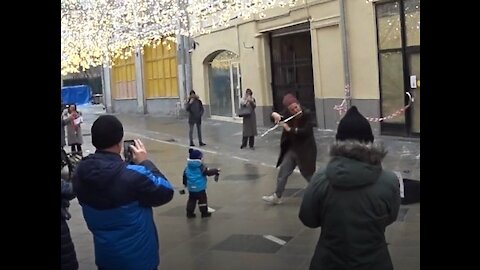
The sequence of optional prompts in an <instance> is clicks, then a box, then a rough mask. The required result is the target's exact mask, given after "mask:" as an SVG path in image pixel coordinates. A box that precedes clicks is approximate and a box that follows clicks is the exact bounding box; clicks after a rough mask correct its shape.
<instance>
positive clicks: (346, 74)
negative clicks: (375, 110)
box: [338, 0, 352, 108]
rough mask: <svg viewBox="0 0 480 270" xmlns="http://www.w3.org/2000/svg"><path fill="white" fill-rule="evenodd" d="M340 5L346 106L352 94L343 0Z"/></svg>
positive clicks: (348, 106)
mask: <svg viewBox="0 0 480 270" xmlns="http://www.w3.org/2000/svg"><path fill="white" fill-rule="evenodd" d="M338 2H339V5H340V30H341V31H342V32H341V34H342V55H343V74H344V82H345V89H346V90H345V99H346V100H347V108H350V107H351V106H352V95H351V92H350V86H351V84H350V64H349V62H348V35H347V23H346V18H345V0H339V1H338Z"/></svg>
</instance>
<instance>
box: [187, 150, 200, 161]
mask: <svg viewBox="0 0 480 270" xmlns="http://www.w3.org/2000/svg"><path fill="white" fill-rule="evenodd" d="M188 153H189V155H188V157H189V158H190V159H202V157H203V153H202V152H200V150H196V149H193V148H190V149H188Z"/></svg>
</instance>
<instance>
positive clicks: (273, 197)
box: [262, 193, 282, 204]
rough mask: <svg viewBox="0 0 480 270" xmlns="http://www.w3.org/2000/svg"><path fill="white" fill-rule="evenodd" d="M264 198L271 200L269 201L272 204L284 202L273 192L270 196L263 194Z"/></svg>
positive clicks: (267, 200)
mask: <svg viewBox="0 0 480 270" xmlns="http://www.w3.org/2000/svg"><path fill="white" fill-rule="evenodd" d="M262 200H264V201H266V202H269V203H272V204H281V203H282V199H280V198H279V197H277V194H276V193H273V194H272V195H269V196H263V197H262Z"/></svg>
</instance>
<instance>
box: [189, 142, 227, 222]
mask: <svg viewBox="0 0 480 270" xmlns="http://www.w3.org/2000/svg"><path fill="white" fill-rule="evenodd" d="M188 152H189V159H188V160H187V166H186V168H185V170H184V171H183V185H184V186H186V187H187V189H188V202H187V218H194V217H196V215H195V213H194V212H195V206H196V205H197V201H198V208H199V209H200V213H202V218H204V217H210V216H211V215H212V213H209V212H208V205H207V193H206V189H207V176H213V175H214V176H215V181H218V176H219V174H220V169H216V168H207V167H206V166H205V165H204V164H203V153H202V152H200V151H199V150H196V149H193V148H190V149H189V150H188Z"/></svg>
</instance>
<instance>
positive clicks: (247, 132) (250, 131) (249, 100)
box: [240, 88, 257, 150]
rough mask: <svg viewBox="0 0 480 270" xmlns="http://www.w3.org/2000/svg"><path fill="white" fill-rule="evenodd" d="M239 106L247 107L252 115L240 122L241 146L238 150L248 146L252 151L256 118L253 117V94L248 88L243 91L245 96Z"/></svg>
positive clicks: (254, 104) (255, 105) (254, 102)
mask: <svg viewBox="0 0 480 270" xmlns="http://www.w3.org/2000/svg"><path fill="white" fill-rule="evenodd" d="M240 106H249V107H250V108H251V110H252V113H251V114H250V115H248V116H244V117H243V120H242V124H243V126H242V145H241V146H240V149H243V148H245V147H247V141H248V146H249V147H250V149H252V150H254V149H255V147H254V139H255V136H257V116H256V115H255V107H257V103H256V101H255V98H254V97H253V92H252V90H251V89H250V88H247V90H246V91H245V96H244V97H243V98H242V100H241V101H240Z"/></svg>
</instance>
